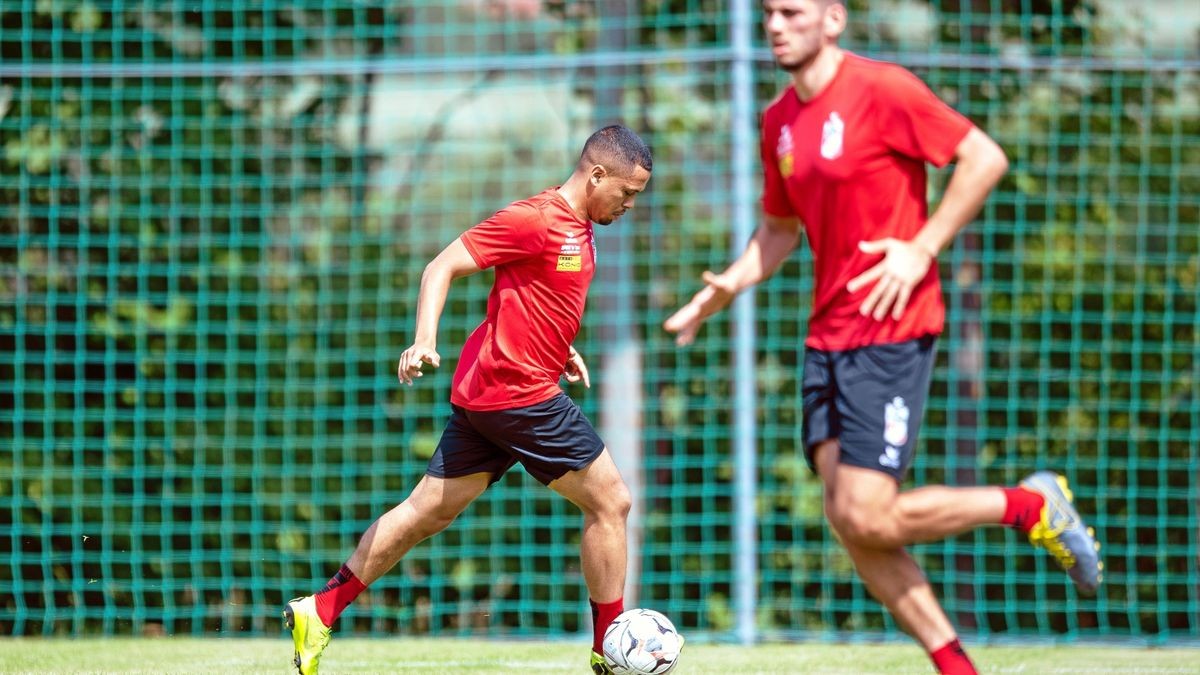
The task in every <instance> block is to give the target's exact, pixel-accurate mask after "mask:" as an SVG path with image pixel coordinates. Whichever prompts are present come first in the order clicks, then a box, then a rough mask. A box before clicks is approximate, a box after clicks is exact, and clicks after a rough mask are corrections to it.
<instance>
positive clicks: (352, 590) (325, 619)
mask: <svg viewBox="0 0 1200 675" xmlns="http://www.w3.org/2000/svg"><path fill="white" fill-rule="evenodd" d="M365 590H367V585H366V584H364V583H363V582H362V581H360V580H359V578H358V577H356V576H354V572H351V571H350V568H349V567H346V566H345V565H342V569H340V570H338V573H337V574H335V575H333V578H332V579H330V580H329V583H327V584H325V588H322V589H321V590H319V591H317V616H319V617H321V623H323V624H325V625H326V626H332V625H333V622H334V621H337V618H338V617H339V616H341V615H342V612H343V611H344V610H345V609H346V607H347V606H349V605H350V603H352V602H354V599H355V598H357V597H358V595H359V593H362V592H363V591H365Z"/></svg>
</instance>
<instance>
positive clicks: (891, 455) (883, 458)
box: [879, 445, 900, 469]
mask: <svg viewBox="0 0 1200 675" xmlns="http://www.w3.org/2000/svg"><path fill="white" fill-rule="evenodd" d="M879 463H880V465H882V466H889V467H891V468H893V469H899V468H900V449H899V448H893V447H892V446H890V445H889V446H887V447H886V448H884V449H883V454H882V455H880V456H879Z"/></svg>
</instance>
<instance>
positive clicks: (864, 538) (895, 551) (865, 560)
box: [814, 440, 1004, 672]
mask: <svg viewBox="0 0 1200 675" xmlns="http://www.w3.org/2000/svg"><path fill="white" fill-rule="evenodd" d="M839 452H840V451H839V448H838V444H837V441H834V440H830V441H826V442H824V443H822V444H821V445H819V446H818V447H817V448H816V450H815V452H814V457H815V460H816V464H817V469H818V473H819V474H820V476H821V480H822V482H823V483H824V486H825V495H824V501H825V515H826V518H827V519H828V520H829V524H830V526H831V527H832V528H833V530H834V532H835V533H836V534H837V535H838V538H839V539H840V540H841V541H842V544H843V546H845V548H846V551H847V553H849V555H850V558H851V560H853V561H854V566H855V569H856V570H857V572H858V575H859V577H860V578H862V580H863V583H865V584H866V586H867V589H868V590H869V591H870V592H871V594H872V595H873V596H875V598H876V599H878V600H879V601H880V602H881V603H883V605H884V606H885V607H887V608H888V611H890V612H891V613H892V616H894V617H895V618H896V620H897V621H898V622H899V623H900V625H901V626H903V627H904V629H905V630H907V631H908V632H909V634H910V635H912V636H913V638H914V639H916V640H917V642H919V643H920V644H921V646H922V647H924V648H925V650H926V651H927V652H928V653H929V654H930V655H931V656H932V657H933V658H934V659H935V662H936V660H937V659H938V658H939V656H940V654H941V653H943V650H947V649H949V650H950V651H954V652H955V657H956V658H957V657H961V658H962V659H963V660H966V656H965V654H962V653H961V648H960V647H959V644H958V635H957V633H956V632H955V630H954V626H953V625H952V624H951V623H950V619H949V618H947V616H946V613H945V612H944V611H943V610H942V607H941V604H940V603H938V600H937V597H936V596H935V595H934V593H933V588H932V587H931V586H930V585H929V582H928V581H927V580H926V578H925V575H924V573H922V572H921V569H920V567H919V566H918V565H917V563H916V561H915V560H913V558H912V556H911V555H909V554H908V552H907V551H905V550H904V545H905V544H908V543H911V540H906V537H909V536H912V535H913V534H914V533H919V534H921V535H922V537H924V538H937V535H938V534H939V533H941V536H947V535H948V534H953V533H955V532H959V531H961V530H962V529H967V528H970V527H974V526H976V525H980V524H983V523H985V522H996V520H998V519H999V516H1000V515H1003V512H1004V505H1003V495H1002V493H1000V492H999V490H998V489H997V490H996V492H997V493H998V494H1000V497H1001V500H1000V504H999V514H998V515H995V518H996V520H991V521H988V520H978V521H976V520H974V519H976V518H984V516H985V515H987V514H993V511H994V509H995V505H994V504H992V499H991V498H990V497H991V496H990V495H989V494H987V493H986V492H984V493H979V492H977V491H975V490H973V489H964V490H967V492H966V493H964V494H962V495H959V498H958V499H957V500H955V501H954V502H947V503H950V504H953V508H951V509H948V511H951V510H955V509H957V510H960V511H964V512H966V513H967V515H966V516H959V515H955V516H951V517H950V520H951V521H952V525H949V526H938V525H937V524H936V523H935V522H934V518H933V517H932V516H933V513H932V512H931V509H935V507H936V505H937V504H940V503H941V502H942V499H944V497H945V495H946V494H948V493H956V492H962V491H963V490H959V489H955V488H942V489H941V490H926V491H925V492H924V493H923V494H919V495H917V499H916V500H913V503H912V504H908V505H904V506H902V505H901V502H902V501H903V500H901V499H900V497H901V493H900V492H899V485H898V484H897V483H896V480H895V479H894V478H892V477H891V476H889V475H887V474H885V473H882V472H879V471H872V470H870V469H862V468H859V467H853V466H848V465H844V464H841V463H839V462H838V456H839ZM972 498H980V499H978V501H979V503H978V504H972V503H968V502H972V501H973V499H972ZM905 507H909V508H910V510H911V512H905V511H904V508H905ZM947 515H948V516H949V515H950V514H949V513H947ZM908 528H912V529H911V530H910V529H908ZM956 528H957V529H956ZM967 666H968V667H969V661H967ZM968 672H971V671H968Z"/></svg>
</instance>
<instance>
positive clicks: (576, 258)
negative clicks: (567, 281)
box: [554, 255, 583, 272]
mask: <svg viewBox="0 0 1200 675" xmlns="http://www.w3.org/2000/svg"><path fill="white" fill-rule="evenodd" d="M554 269H555V271H557V272H582V271H583V256H581V255H560V256H558V267H556V268H554Z"/></svg>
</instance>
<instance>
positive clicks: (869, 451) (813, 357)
mask: <svg viewBox="0 0 1200 675" xmlns="http://www.w3.org/2000/svg"><path fill="white" fill-rule="evenodd" d="M936 342H937V338H936V337H935V336H933V335H927V336H925V337H922V338H917V339H915V340H909V341H907V342H897V343H895V344H885V345H870V346H867V347H860V348H858V349H850V350H846V351H840V352H827V351H822V350H819V349H808V350H806V351H805V353H804V382H803V385H802V386H803V390H804V456H805V457H806V458H807V459H808V466H809V467H810V468H812V469H813V470H814V471H815V470H816V465H815V462H814V458H813V450H814V449H815V448H816V446H817V444H819V443H820V442H821V441H824V440H827V439H830V438H836V439H837V441H838V444H839V445H840V446H841V457H840V458H839V461H840V462H841V463H842V464H849V465H851V466H858V467H863V468H865V469H874V470H876V471H882V472H884V473H886V474H888V475H890V476H892V477H894V478H895V479H896V480H903V479H904V475H905V473H907V471H908V467H909V465H911V464H912V459H913V450H914V448H915V447H916V444H917V431H918V430H919V429H920V427H921V414H922V413H923V412H924V411H925V398H926V396H927V395H928V393H929V378H930V376H931V375H932V373H933V361H934V358H935V356H936V349H935V344H936Z"/></svg>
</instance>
